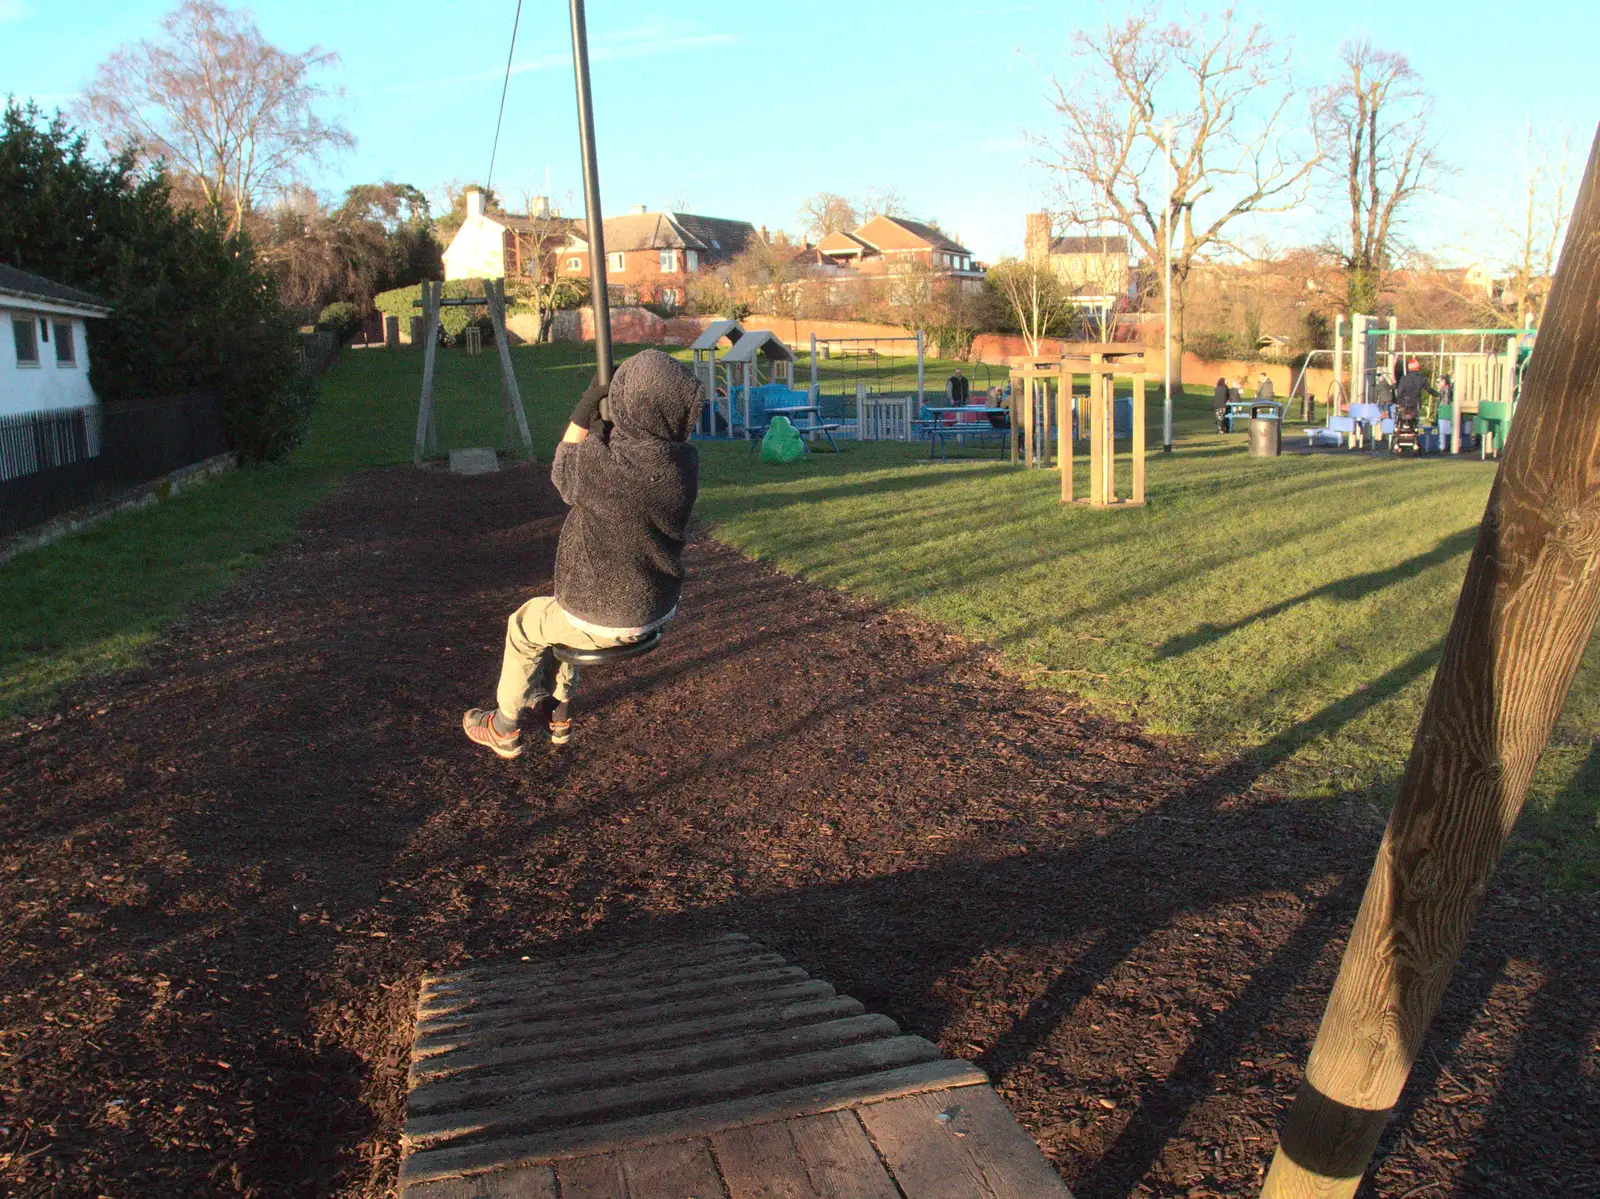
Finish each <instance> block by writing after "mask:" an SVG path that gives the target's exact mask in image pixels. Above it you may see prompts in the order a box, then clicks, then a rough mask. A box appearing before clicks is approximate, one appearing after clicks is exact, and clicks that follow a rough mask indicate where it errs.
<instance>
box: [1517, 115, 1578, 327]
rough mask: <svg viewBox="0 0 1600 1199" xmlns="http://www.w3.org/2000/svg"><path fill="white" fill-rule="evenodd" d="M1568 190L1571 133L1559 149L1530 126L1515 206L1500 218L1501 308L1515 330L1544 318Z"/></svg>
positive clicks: (1570, 189)
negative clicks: (1505, 272) (1504, 269)
mask: <svg viewBox="0 0 1600 1199" xmlns="http://www.w3.org/2000/svg"><path fill="white" fill-rule="evenodd" d="M1573 190H1574V187H1573V170H1572V134H1571V133H1570V132H1564V133H1562V134H1561V135H1560V137H1559V144H1558V143H1557V139H1555V138H1552V139H1549V140H1541V139H1540V138H1539V137H1538V136H1537V134H1536V133H1535V132H1534V129H1533V126H1532V124H1531V123H1530V124H1529V126H1528V135H1527V138H1526V139H1525V141H1524V144H1523V160H1522V170H1521V177H1520V178H1519V180H1518V188H1517V194H1516V197H1515V206H1514V208H1513V207H1512V206H1510V205H1508V206H1507V207H1508V209H1509V211H1506V212H1504V213H1502V214H1501V215H1500V217H1499V224H1500V227H1501V230H1502V233H1503V236H1504V239H1505V243H1506V250H1507V253H1506V254H1505V262H1506V265H1507V266H1508V267H1509V268H1510V278H1509V279H1508V280H1507V281H1506V287H1505V290H1504V292H1503V293H1502V294H1501V303H1502V305H1503V307H1504V310H1505V311H1506V312H1507V313H1508V314H1509V313H1514V314H1515V320H1516V327H1517V328H1518V329H1527V328H1531V327H1534V326H1537V325H1538V323H1539V319H1540V317H1542V316H1543V315H1544V302H1545V300H1546V298H1547V297H1548V295H1549V291H1550V280H1551V277H1552V276H1554V274H1555V270H1556V257H1557V255H1559V254H1560V252H1561V242H1562V239H1563V238H1564V237H1565V236H1566V229H1567V220H1568V218H1569V217H1570V215H1571V212H1570V209H1571V204H1572V193H1573Z"/></svg>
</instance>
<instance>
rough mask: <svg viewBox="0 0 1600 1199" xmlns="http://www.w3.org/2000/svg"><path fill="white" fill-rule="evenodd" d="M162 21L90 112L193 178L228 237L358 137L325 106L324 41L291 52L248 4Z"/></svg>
mask: <svg viewBox="0 0 1600 1199" xmlns="http://www.w3.org/2000/svg"><path fill="white" fill-rule="evenodd" d="M161 29H162V36H161V37H159V38H157V39H155V40H151V41H141V42H136V43H134V44H132V45H127V46H122V47H121V48H119V49H118V50H116V51H115V52H113V53H112V55H111V57H110V58H108V59H106V61H105V62H103V63H101V64H100V66H99V67H98V68H97V69H96V71H95V74H94V78H93V79H91V80H90V82H89V84H88V86H87V87H86V88H85V89H84V94H83V101H82V108H83V114H84V116H85V117H86V118H87V119H88V120H89V121H91V122H93V123H94V124H95V125H96V126H97V127H98V128H99V130H100V131H101V133H102V134H103V135H104V137H105V139H106V142H107V143H108V144H109V145H110V146H111V147H112V148H113V149H114V150H123V149H132V150H134V151H135V152H136V153H138V154H139V155H140V156H141V157H143V158H145V159H147V160H157V159H159V160H163V161H164V162H165V163H166V164H167V166H168V168H169V169H171V170H173V171H175V172H176V173H179V174H181V175H185V176H188V177H189V178H190V179H192V180H193V181H194V183H195V184H196V185H197V186H198V187H199V188H200V191H201V194H202V195H203V196H204V198H205V202H206V204H207V205H208V206H209V207H210V208H211V209H212V210H213V211H215V212H216V213H218V214H219V215H220V216H223V217H225V218H226V219H227V221H228V229H229V232H230V233H232V232H237V231H238V229H239V227H240V226H241V225H242V224H243V223H244V217H245V213H246V212H247V211H248V210H250V209H251V208H252V207H255V206H258V205H260V204H261V203H262V202H263V201H264V200H265V199H266V198H267V197H268V196H269V195H271V194H273V193H277V192H281V191H282V190H283V189H284V188H286V187H287V186H289V185H290V184H291V183H293V182H295V181H296V180H297V179H298V178H299V177H300V175H301V172H302V171H303V170H304V168H305V167H307V166H309V165H312V164H315V163H318V162H321V161H323V160H324V159H325V158H326V157H327V156H328V155H330V154H333V153H335V152H337V151H340V150H344V149H348V148H349V147H351V146H353V145H354V144H355V139H354V138H352V137H351V136H350V134H349V133H348V132H346V131H345V130H344V129H343V128H342V127H341V126H339V125H338V124H336V123H334V122H333V121H330V120H327V119H325V118H323V117H322V116H320V115H319V114H318V112H317V108H318V106H319V105H320V104H321V103H322V102H323V101H324V100H326V99H327V98H328V97H329V96H330V95H331V94H332V93H330V92H329V90H328V89H326V88H324V87H321V86H319V85H318V84H316V83H314V82H312V80H311V75H312V73H313V72H314V71H316V70H318V69H320V68H323V67H329V66H333V65H334V64H336V63H337V62H338V61H339V58H338V55H336V54H334V53H332V52H330V51H326V50H323V49H321V48H320V47H317V46H313V47H312V48H311V49H309V50H307V51H305V52H304V53H301V54H289V53H286V52H285V51H283V50H280V49H278V48H277V47H276V46H273V45H271V44H270V43H269V42H267V41H266V39H265V38H263V37H262V36H261V31H260V29H258V28H257V27H256V24H255V21H254V19H253V18H252V17H251V15H250V13H249V12H248V11H240V12H232V11H230V10H228V9H226V8H224V7H223V6H222V5H220V4H216V3H212V0H182V3H180V4H179V5H178V7H177V8H175V9H174V10H173V11H172V12H171V13H169V14H168V15H167V17H166V18H165V19H164V20H163V21H162V22H161Z"/></svg>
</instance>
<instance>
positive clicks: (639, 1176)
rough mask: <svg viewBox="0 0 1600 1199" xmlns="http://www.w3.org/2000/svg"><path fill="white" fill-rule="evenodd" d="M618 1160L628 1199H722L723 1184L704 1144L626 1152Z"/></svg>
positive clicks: (657, 1146) (650, 1147)
mask: <svg viewBox="0 0 1600 1199" xmlns="http://www.w3.org/2000/svg"><path fill="white" fill-rule="evenodd" d="M617 1157H618V1158H619V1159H620V1160H621V1163H622V1177H623V1178H624V1179H625V1180H626V1181H627V1184H628V1199H722V1196H723V1194H724V1192H723V1189H722V1180H721V1178H720V1177H719V1176H718V1174H717V1164H716V1162H715V1161H713V1160H712V1158H711V1147H710V1146H709V1145H707V1144H706V1142H705V1141H703V1140H697V1141H686V1142H679V1143H677V1144H671V1145H648V1146H641V1147H639V1148H637V1149H624V1150H623V1151H622V1152H621V1153H619V1154H617Z"/></svg>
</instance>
